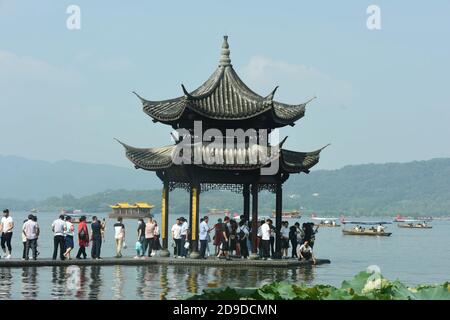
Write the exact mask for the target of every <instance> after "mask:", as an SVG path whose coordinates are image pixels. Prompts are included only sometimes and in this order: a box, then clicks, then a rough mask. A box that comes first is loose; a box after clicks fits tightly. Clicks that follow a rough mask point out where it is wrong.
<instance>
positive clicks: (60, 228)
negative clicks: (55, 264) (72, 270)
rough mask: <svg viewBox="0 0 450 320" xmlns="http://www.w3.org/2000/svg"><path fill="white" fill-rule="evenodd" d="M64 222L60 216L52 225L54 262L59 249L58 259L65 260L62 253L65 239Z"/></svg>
mask: <svg viewBox="0 0 450 320" xmlns="http://www.w3.org/2000/svg"><path fill="white" fill-rule="evenodd" d="M65 226H66V222H65V221H64V215H63V214H62V215H60V216H59V218H58V219H56V220H55V221H53V223H52V231H53V260H56V256H57V254H58V247H59V257H60V258H61V260H65V259H66V258H65V257H64V252H65V251H66V245H65V239H64V227H65Z"/></svg>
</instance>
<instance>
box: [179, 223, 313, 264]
mask: <svg viewBox="0 0 450 320" xmlns="http://www.w3.org/2000/svg"><path fill="white" fill-rule="evenodd" d="M317 229H318V227H316V228H314V224H313V223H308V222H307V223H303V224H302V226H300V223H298V222H296V223H295V224H294V225H292V226H291V227H289V222H288V221H283V222H282V227H281V229H280V230H279V231H277V230H276V228H275V226H274V225H273V221H272V220H271V219H266V220H261V221H258V222H257V229H256V230H252V221H248V220H246V219H245V216H243V215H242V216H240V218H239V222H237V221H236V220H234V219H230V217H228V216H227V217H225V218H224V219H223V220H222V219H221V218H220V219H218V220H217V223H215V224H214V225H212V226H211V225H210V223H209V217H207V216H205V217H204V218H203V219H201V221H200V227H199V234H198V239H199V240H200V241H199V242H200V243H199V255H200V258H202V259H207V258H208V257H210V256H212V255H213V253H212V252H210V251H209V244H210V243H211V242H212V243H213V245H214V248H215V251H214V256H215V257H217V258H219V259H220V258H222V259H227V260H230V259H231V258H241V259H248V258H249V257H250V252H253V251H254V250H252V249H253V243H252V233H253V232H256V236H257V237H256V250H255V251H256V254H257V256H258V257H259V258H261V259H264V260H271V259H272V258H282V259H299V260H302V259H303V260H310V259H311V260H313V262H314V263H315V261H316V259H315V257H314V253H313V247H314V241H315V235H316V233H317ZM189 231H190V230H189V227H188V224H187V222H186V219H184V218H183V217H181V218H178V219H177V220H176V223H175V224H174V225H173V226H172V229H171V234H172V239H173V255H174V256H175V257H178V258H186V257H187V256H188V251H189V243H188V242H186V239H188V235H189ZM277 233H279V236H280V240H281V252H276V248H275V247H276V246H275V241H276V240H275V239H276V238H277ZM211 234H212V237H211ZM289 248H291V252H290V253H289Z"/></svg>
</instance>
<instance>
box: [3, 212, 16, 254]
mask: <svg viewBox="0 0 450 320" xmlns="http://www.w3.org/2000/svg"><path fill="white" fill-rule="evenodd" d="M0 228H1V232H2V237H1V246H2V249H3V253H4V255H3V257H4V258H6V259H10V258H11V252H12V248H11V238H12V235H13V229H14V221H13V218H12V217H11V216H10V215H9V209H5V210H3V217H2V221H1V225H0Z"/></svg>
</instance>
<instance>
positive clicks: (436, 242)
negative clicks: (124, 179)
mask: <svg viewBox="0 0 450 320" xmlns="http://www.w3.org/2000/svg"><path fill="white" fill-rule="evenodd" d="M26 215H27V213H25V212H19V213H13V218H14V220H15V222H16V230H15V233H14V235H13V257H14V258H20V257H21V246H22V244H21V240H20V234H19V232H18V228H19V225H21V222H22V220H23V219H24V218H25V217H26ZM55 216H57V215H55V214H47V213H40V214H38V219H39V221H38V222H39V224H40V226H41V230H42V235H41V237H40V238H39V251H40V252H41V254H40V257H45V258H48V257H50V256H51V254H52V250H53V238H52V234H51V231H50V225H51V222H52V221H53V220H54V219H55ZM99 216H101V215H99ZM215 219H216V218H214V217H212V219H211V220H212V221H215ZM372 219H373V218H371V220H372ZM384 219H386V218H384ZM157 220H158V217H157ZM302 220H303V218H302V219H300V222H301V221H302ZM295 221H296V220H295V219H294V220H292V221H290V222H291V223H293V222H295ZM113 223H114V221H113V220H107V229H106V243H104V245H103V247H102V255H103V257H110V256H113V254H114V245H113V229H112V224H113ZM125 226H126V229H127V231H128V233H127V242H129V245H130V247H129V248H128V249H126V250H124V252H125V255H126V256H133V255H134V250H133V249H134V242H135V241H136V236H135V231H136V221H135V220H125ZM388 230H389V231H392V232H393V234H392V236H391V237H358V236H343V235H342V232H341V228H322V229H319V233H318V235H317V237H316V244H315V251H316V255H317V256H318V257H322V258H328V259H330V260H331V264H329V265H322V266H312V267H302V268H293V269H279V268H278V269H270V268H263V269H256V268H246V269H238V268H223V267H220V268H219V267H193V266H136V267H132V266H102V267H98V266H86V267H76V266H70V267H27V268H0V299H176V298H182V297H185V296H187V295H190V294H194V293H200V292H201V291H202V290H203V289H204V288H211V287H221V286H225V285H228V286H231V287H256V286H260V285H262V284H265V283H268V282H271V281H274V280H277V281H281V280H286V281H289V282H291V283H307V284H319V283H321V284H331V285H336V286H338V285H340V283H341V282H342V281H343V280H345V279H349V278H351V277H352V276H353V275H354V274H356V273H357V272H359V271H362V270H365V269H366V268H367V267H368V266H369V265H378V266H379V267H380V268H381V271H382V273H383V275H385V276H386V277H388V278H390V279H396V278H398V279H400V280H401V281H403V282H405V283H407V284H410V285H416V284H422V283H430V284H432V283H442V282H444V281H450V248H449V246H450V234H449V231H450V221H435V222H433V229H429V230H420V229H401V228H397V227H396V225H394V224H392V225H389V227H388ZM211 250H212V251H213V247H211Z"/></svg>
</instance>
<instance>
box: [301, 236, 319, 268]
mask: <svg viewBox="0 0 450 320" xmlns="http://www.w3.org/2000/svg"><path fill="white" fill-rule="evenodd" d="M297 255H298V260H302V259H304V260H309V259H312V261H313V263H314V264H316V258H315V257H314V253H313V250H312V248H311V246H310V245H309V241H305V243H303V244H302V245H301V246H300V247H299V248H298V250H297Z"/></svg>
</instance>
